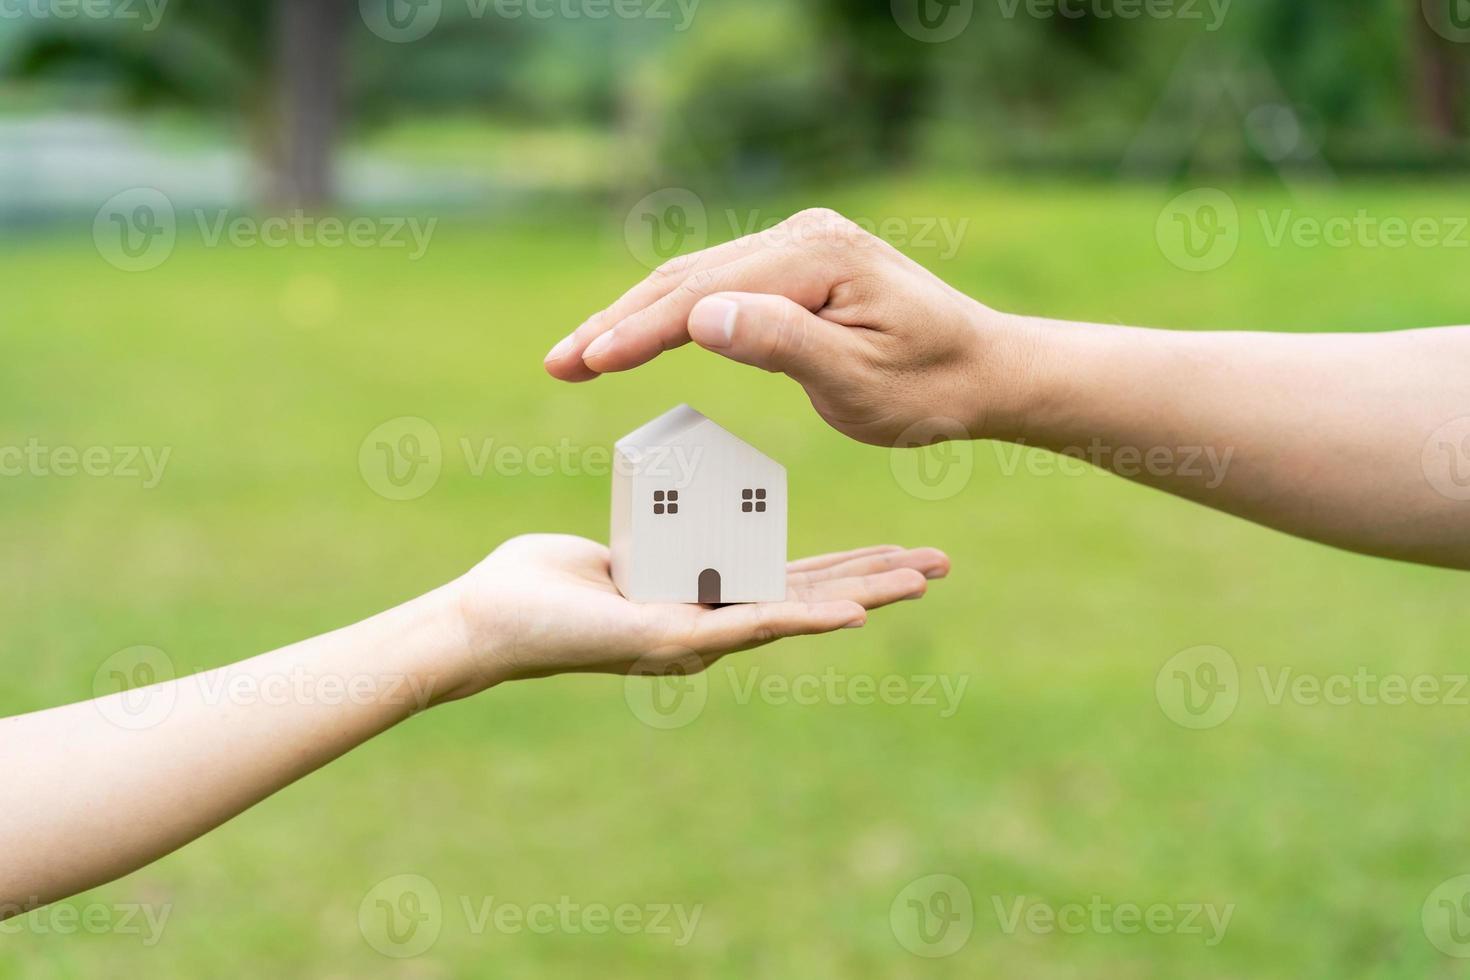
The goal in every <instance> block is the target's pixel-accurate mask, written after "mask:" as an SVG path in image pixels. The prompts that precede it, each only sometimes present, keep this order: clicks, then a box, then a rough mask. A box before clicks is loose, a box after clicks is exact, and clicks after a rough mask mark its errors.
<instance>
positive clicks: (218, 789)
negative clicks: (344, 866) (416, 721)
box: [0, 590, 483, 917]
mask: <svg viewBox="0 0 1470 980" xmlns="http://www.w3.org/2000/svg"><path fill="white" fill-rule="evenodd" d="M454 601H455V600H454V596H453V594H452V592H451V591H450V590H440V591H439V592H434V593H430V594H429V595H427V596H424V597H423V598H420V599H417V600H414V601H413V602H410V603H407V604H405V605H402V606H399V607H397V608H395V609H392V610H389V611H388V612H385V613H382V614H380V615H378V616H375V617H373V618H372V619H369V620H365V621H363V622H361V623H357V624H355V625H353V626H349V627H346V628H344V629H341V630H337V631H336V632H333V633H329V634H326V635H324V636H320V637H316V638H315V639H311V640H306V641H303V642H301V643H296V644H293V645H291V646H288V647H284V648H282V649H280V650H276V651H274V652H271V653H267V654H262V655H261V656H258V657H254V658H252V659H250V660H246V661H243V662H241V663H238V664H234V665H231V666H229V667H225V668H222V669H220V670H216V671H210V672H207V673H202V674H197V675H194V676H191V677H184V678H180V679H178V680H174V681H170V682H168V683H166V684H159V685H155V686H153V687H152V688H147V689H142V690H140V691H132V692H125V693H124V694H120V695H113V696H111V697H109V698H106V699H99V700H98V701H88V702H81V703H78V704H72V705H68V706H65V707H60V708H54V709H51V710H47V711H40V712H37V713H34V714H30V715H24V716H21V717H17V718H9V719H4V720H0V744H4V745H6V746H7V747H8V748H9V750H10V751H8V752H7V753H6V756H7V765H6V769H7V773H6V775H5V781H4V783H3V788H0V812H3V813H4V814H5V817H4V820H3V821H0V910H6V911H8V912H14V911H15V910H16V909H18V908H20V909H23V908H26V907H29V906H31V905H34V904H37V903H45V902H48V901H53V900H55V899H58V898H61V897H65V896H67V895H71V894H74V893H76V892H78V891H81V890H83V889H86V888H89V887H92V886H94V885H98V884H101V883H103V882H106V881H110V880H112V879H114V878H117V877H120V876H122V875H124V874H127V873H128V872H130V871H133V870H135V869H136V868H139V867H141V866H143V865H145V864H147V863H148V862H150V861H153V860H155V859H157V858H159V857H161V856H163V855H165V854H167V853H169V852H170V851H173V850H174V849H176V848H178V847H180V846H182V845H183V844H185V843H187V842H188V841H190V840H193V839H194V838H195V837H198V836H200V835H201V834H203V833H205V832H207V831H209V830H210V829H212V828H214V827H216V826H218V825H219V824H221V823H223V822H225V821H226V820H228V819H230V818H231V817H233V816H235V815H236V814H238V813H240V812H241V811H243V810H245V809H247V808H248V807H250V806H252V805H254V804H255V803H257V802H259V801H260V800H262V799H264V798H265V797H267V796H269V795H270V794H272V793H274V792H275V791H276V790H278V789H280V788H282V787H284V786H286V785H288V784H290V783H292V782H294V781H295V780H297V779H299V778H301V777H302V776H304V775H306V774H307V773H309V772H311V771H313V770H314V769H317V768H318V767H320V766H322V765H324V764H325V763H327V762H329V761H331V760H332V759H334V758H336V757H338V756H340V755H342V754H343V753H345V752H347V751H348V750H349V749H351V748H353V747H354V746H356V745H358V744H360V743H362V742H364V741H366V740H367V739H369V738H371V737H372V736H374V735H376V734H378V733H379V732H382V731H384V730H385V729H387V728H389V727H391V726H393V725H395V724H397V723H398V722H400V721H402V720H403V719H405V718H407V717H408V716H409V715H411V714H413V713H414V712H415V711H417V710H420V709H422V708H423V707H425V706H427V705H428V704H430V703H434V702H437V701H441V700H445V699H447V698H448V697H452V696H454V693H455V688H457V687H462V686H464V685H465V684H466V683H467V681H468V680H469V679H467V678H465V677H462V676H460V673H461V672H462V670H463V667H462V666H461V665H462V664H463V662H464V660H465V658H464V657H463V656H462V649H463V645H464V637H463V630H462V628H460V627H458V626H457V624H458V623H459V622H460V620H459V618H458V617H457V616H456V615H455V610H454V609H453V604H454ZM481 686H483V685H481ZM124 697H130V698H131V699H132V701H131V702H129V704H130V706H131V707H130V708H128V709H124V708H123V706H122V702H121V700H120V699H122V698H124ZM145 698H146V699H147V700H146V702H145V701H144V700H143V699H145ZM143 703H146V705H147V708H146V710H139V708H138V706H139V705H140V704H143ZM3 914H4V913H0V917H3Z"/></svg>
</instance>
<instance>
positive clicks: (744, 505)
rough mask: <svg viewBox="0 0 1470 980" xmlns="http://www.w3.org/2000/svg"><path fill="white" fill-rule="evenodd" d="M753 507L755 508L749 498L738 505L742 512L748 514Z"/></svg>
mask: <svg viewBox="0 0 1470 980" xmlns="http://www.w3.org/2000/svg"><path fill="white" fill-rule="evenodd" d="M754 509H755V506H754V505H753V504H751V502H750V501H749V500H747V501H745V502H744V503H742V504H741V505H740V510H741V511H742V512H744V513H746V514H749V513H750V512H751V511H752V510H754Z"/></svg>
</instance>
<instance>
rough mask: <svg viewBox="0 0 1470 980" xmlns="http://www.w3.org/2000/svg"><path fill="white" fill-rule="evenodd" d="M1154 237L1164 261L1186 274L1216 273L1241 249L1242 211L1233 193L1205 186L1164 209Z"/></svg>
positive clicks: (1178, 198)
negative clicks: (1232, 196) (1166, 260)
mask: <svg viewBox="0 0 1470 980" xmlns="http://www.w3.org/2000/svg"><path fill="white" fill-rule="evenodd" d="M1154 236H1155V237H1156V238H1157V239H1158V243H1159V250H1160V251H1162V252H1163V253H1164V258H1166V259H1168V260H1169V261H1170V262H1172V263H1174V265H1176V266H1178V267H1179V268H1181V269H1183V270H1184V271H1185V272H1212V271H1214V270H1215V269H1218V268H1220V267H1221V266H1223V265H1224V264H1225V263H1227V262H1229V261H1230V260H1231V259H1233V258H1234V257H1235V250H1236V249H1237V248H1239V247H1240V212H1239V210H1238V209H1237V208H1236V207H1235V201H1234V200H1233V199H1232V198H1231V197H1230V195H1229V194H1226V193H1225V192H1224V191H1221V190H1216V189H1214V188H1213V187H1202V188H1200V189H1198V190H1193V191H1188V192H1186V193H1184V194H1180V195H1179V196H1178V197H1176V198H1174V200H1172V201H1170V202H1169V203H1168V204H1167V205H1165V206H1164V210H1163V211H1161V212H1159V220H1158V223H1157V224H1156V225H1155V226H1154Z"/></svg>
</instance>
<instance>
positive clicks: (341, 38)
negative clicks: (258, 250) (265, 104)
mask: <svg viewBox="0 0 1470 980" xmlns="http://www.w3.org/2000/svg"><path fill="white" fill-rule="evenodd" d="M355 6H356V5H355V4H352V3H349V2H347V0H277V3H276V8H275V9H276V31H277V35H276V74H277V80H276V85H277V90H278V105H279V112H280V116H279V118H280V125H281V135H280V139H279V145H280V148H281V153H282V159H281V161H280V165H279V167H278V168H276V173H275V174H274V190H273V192H272V197H273V198H274V200H273V201H272V203H273V204H274V205H275V206H276V207H284V208H293V209H294V208H301V209H304V210H319V209H321V208H323V207H326V206H327V205H329V204H330V203H331V202H332V199H333V192H334V190H335V186H334V179H333V178H334V173H333V162H334V151H335V149H336V143H337V137H338V135H339V130H340V127H341V116H342V87H343V86H342V81H343V79H342V71H343V61H344V49H345V47H346V39H347V27H348V25H349V23H350V18H351V14H352V11H353V9H354V8H355Z"/></svg>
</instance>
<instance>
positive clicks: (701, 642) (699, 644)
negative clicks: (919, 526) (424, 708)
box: [461, 534, 949, 683]
mask: <svg viewBox="0 0 1470 980" xmlns="http://www.w3.org/2000/svg"><path fill="white" fill-rule="evenodd" d="M787 571H788V575H787V596H786V600H785V601H784V602H768V603H756V604H750V605H734V606H719V607H714V606H699V605H681V604H674V603H655V604H647V605H640V604H638V603H633V602H629V601H628V600H627V599H624V598H623V597H622V595H621V594H619V592H618V590H617V587H616V586H615V585H614V584H613V581H612V574H611V568H610V563H609V553H608V549H607V548H606V547H605V546H603V545H601V544H598V543H597V542H595V541H589V540H587V539H586V538H578V537H571V536H568V535H556V534H536V535H526V536H524V537H518V538H513V539H511V540H510V541H507V542H506V543H505V544H503V545H501V546H500V547H499V548H497V549H496V550H495V551H494V552H493V553H492V554H491V555H490V556H489V557H488V558H486V559H485V560H484V561H483V562H481V563H480V564H479V565H478V566H476V567H475V569H474V570H473V571H471V572H470V573H469V574H468V575H467V576H465V578H464V579H463V580H462V582H461V584H462V586H463V593H462V594H463V600H462V601H463V604H464V610H465V617H466V621H467V623H468V624H469V630H470V638H471V643H472V645H473V647H474V649H475V650H476V651H478V652H479V655H480V657H481V660H482V666H483V670H482V674H484V675H486V677H487V683H488V682H493V681H494V680H500V679H514V678H524V677H545V676H549V675H552V674H561V673H570V672H587V671H592V672H600V673H614V674H626V673H628V672H629V671H632V670H635V669H636V670H638V671H640V672H642V671H647V672H650V673H656V672H659V671H660V669H662V668H667V669H670V670H680V671H685V672H687V671H690V670H691V669H692V670H701V669H703V668H705V667H708V666H709V665H710V664H712V663H714V662H715V661H716V660H718V659H719V658H721V657H723V656H725V655H726V654H728V653H734V652H736V651H739V650H749V649H751V648H753V647H758V646H762V645H764V644H767V643H771V642H773V641H775V640H778V639H781V638H783V637H788V636H799V635H804V634H812V633H827V632H831V631H833V630H838V629H842V628H844V627H856V626H861V625H863V623H864V622H866V620H867V611H868V610H869V609H876V608H878V607H879V606H886V605H888V604H889V603H892V602H896V601H898V600H900V599H917V598H919V597H920V596H922V595H923V594H924V592H925V589H926V586H927V580H928V579H932V578H942V577H943V576H944V575H946V574H948V572H949V558H948V557H947V556H946V555H945V554H944V553H943V552H941V551H937V550H935V549H933V548H917V549H908V548H900V547H898V546H896V545H878V546H874V547H870V548H861V549H858V550H856V551H847V552H841V553H837V554H830V555H821V556H818V557H815V558H806V559H803V560H801V561H794V562H791V563H790V564H789V565H788V566H787Z"/></svg>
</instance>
